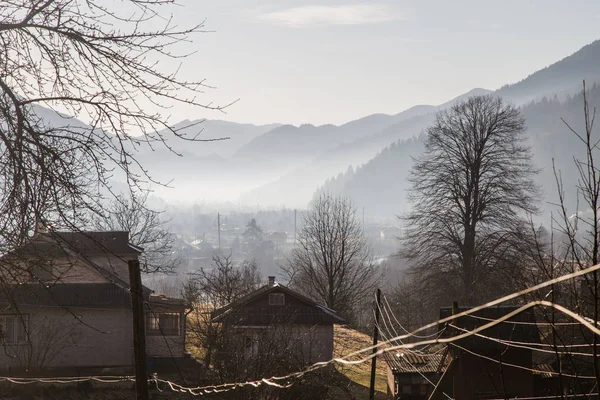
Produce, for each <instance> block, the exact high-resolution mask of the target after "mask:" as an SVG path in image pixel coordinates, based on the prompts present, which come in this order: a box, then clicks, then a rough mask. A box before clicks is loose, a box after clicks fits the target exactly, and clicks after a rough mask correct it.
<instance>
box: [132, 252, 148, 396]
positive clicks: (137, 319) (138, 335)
mask: <svg viewBox="0 0 600 400" xmlns="http://www.w3.org/2000/svg"><path fill="white" fill-rule="evenodd" d="M127 264H128V265H129V287H130V289H129V292H130V294H131V311H132V312H133V357H134V366H135V393H136V397H135V398H136V400H148V399H149V397H148V374H147V373H146V331H145V329H144V328H145V327H144V295H143V293H142V278H141V276H140V262H139V261H138V260H129V261H128V262H127Z"/></svg>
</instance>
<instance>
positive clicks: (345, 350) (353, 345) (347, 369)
mask: <svg viewBox="0 0 600 400" xmlns="http://www.w3.org/2000/svg"><path fill="white" fill-rule="evenodd" d="M333 332H334V333H333V341H334V345H333V353H334V357H342V356H345V355H347V354H349V353H351V352H353V351H357V350H360V349H362V348H365V347H369V346H371V345H372V344H373V339H372V338H371V337H370V336H369V335H365V334H364V333H361V332H358V331H355V330H354V329H350V328H347V327H345V326H342V325H335V326H334V331H333ZM336 368H337V369H338V371H340V372H341V373H342V374H344V375H345V376H346V377H347V378H348V379H350V380H351V381H353V382H354V383H357V384H359V385H361V386H364V387H366V388H368V387H369V383H370V379H371V363H370V362H367V363H362V364H358V365H352V366H344V365H339V364H338V365H337V366H336ZM376 371H377V373H376V375H375V390H377V391H378V392H382V393H386V388H387V378H386V367H385V362H384V361H383V360H382V359H380V358H378V359H377V370H376Z"/></svg>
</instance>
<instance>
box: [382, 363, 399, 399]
mask: <svg viewBox="0 0 600 400" xmlns="http://www.w3.org/2000/svg"><path fill="white" fill-rule="evenodd" d="M385 372H386V375H387V397H388V399H390V400H394V394H395V391H396V377H395V376H394V372H392V369H391V368H390V366H389V365H388V364H387V363H386V366H385Z"/></svg>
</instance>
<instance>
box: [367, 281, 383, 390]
mask: <svg viewBox="0 0 600 400" xmlns="http://www.w3.org/2000/svg"><path fill="white" fill-rule="evenodd" d="M380 308H381V289H377V305H376V306H375V328H374V329H373V346H377V340H378V339H379V309H380ZM376 352H377V349H376V348H374V349H373V354H375V353H376ZM376 367H377V356H374V357H373V358H372V359H371V386H370V387H369V400H374V399H375V371H376Z"/></svg>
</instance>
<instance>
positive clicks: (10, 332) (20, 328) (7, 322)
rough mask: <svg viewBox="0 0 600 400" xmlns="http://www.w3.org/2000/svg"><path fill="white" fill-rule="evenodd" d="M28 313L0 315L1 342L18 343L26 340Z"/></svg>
mask: <svg viewBox="0 0 600 400" xmlns="http://www.w3.org/2000/svg"><path fill="white" fill-rule="evenodd" d="M28 330H29V315H26V314H22V315H19V314H10V315H0V342H1V343H2V344H20V343H26V342H27V331H28Z"/></svg>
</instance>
